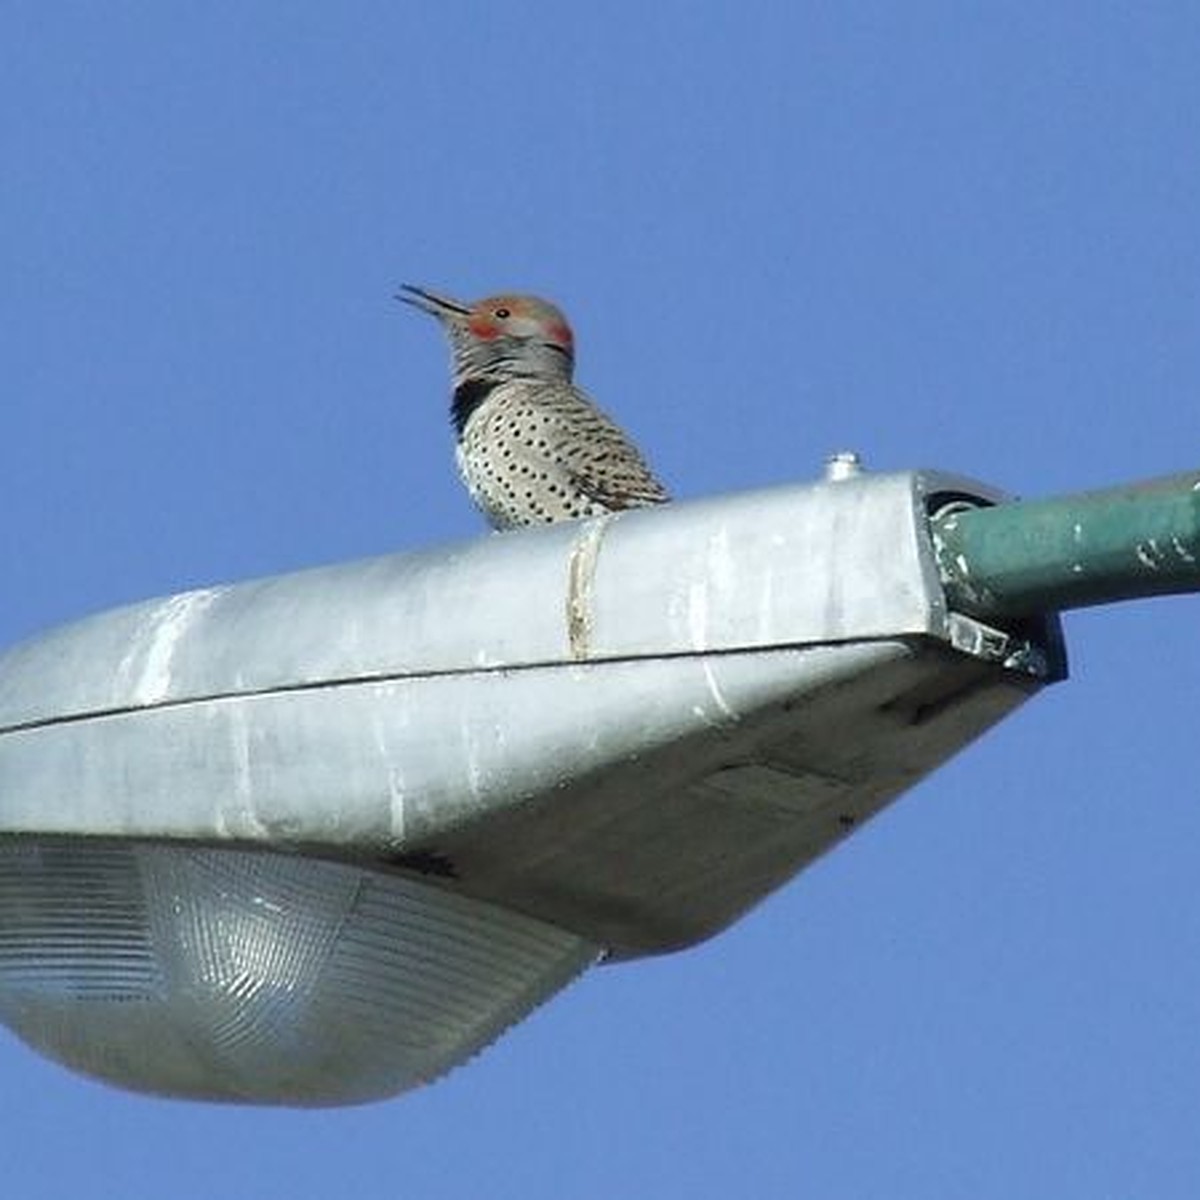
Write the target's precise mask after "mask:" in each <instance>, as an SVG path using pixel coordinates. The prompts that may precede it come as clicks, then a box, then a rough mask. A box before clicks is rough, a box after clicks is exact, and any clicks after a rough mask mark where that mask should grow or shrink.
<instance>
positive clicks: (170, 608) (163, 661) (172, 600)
mask: <svg viewBox="0 0 1200 1200" xmlns="http://www.w3.org/2000/svg"><path fill="white" fill-rule="evenodd" d="M224 590H225V589H224V588H204V589H201V590H199V591H195V592H183V593H181V594H180V595H178V596H170V597H168V598H167V599H166V600H163V601H162V602H161V603H160V604H158V606H157V607H155V608H153V609H151V610H150V612H149V613H147V614H146V618H145V622H144V625H143V627H142V629H141V630H140V631H139V633H140V635H141V636H137V637H135V638H134V639H133V640H132V641H131V642H130V645H129V650H128V652H127V653H126V654H125V656H124V657H123V658H122V659H121V662H120V664H119V665H118V667H117V678H118V680H119V681H120V682H121V684H122V685H123V686H124V687H126V688H128V691H129V698H130V701H131V702H132V703H133V704H136V705H150V704H156V703H157V702H158V701H160V700H162V699H164V698H165V697H166V696H167V695H169V693H170V690H171V664H172V661H173V659H174V657H175V651H176V649H177V648H178V646H179V644H180V642H181V641H182V639H183V637H184V635H185V634H186V633H187V631H188V629H189V627H190V626H191V625H192V623H193V622H194V621H195V619H196V618H197V617H198V616H200V614H201V613H203V612H204V611H205V610H206V609H207V608H208V607H209V606H210V605H211V604H212V602H213V601H214V600H215V599H216V598H217V597H218V596H220V595H221V594H222V592H223V591H224Z"/></svg>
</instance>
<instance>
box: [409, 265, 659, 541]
mask: <svg viewBox="0 0 1200 1200" xmlns="http://www.w3.org/2000/svg"><path fill="white" fill-rule="evenodd" d="M396 299H397V300H401V301H403V302H404V303H406V304H411V305H412V306H413V307H415V308H418V309H420V310H421V311H422V312H425V313H428V314H429V315H430V316H432V317H435V318H436V319H437V320H438V321H439V322H440V323H441V326H442V329H443V330H444V331H445V333H446V335H447V337H448V338H449V341H450V350H451V375H452V394H451V401H450V420H451V424H452V425H453V427H454V432H455V436H456V445H455V457H456V459H457V463H458V470H459V474H460V475H461V476H462V480H463V483H464V484H465V485H466V488H467V491H468V492H469V493H470V495H471V499H472V500H473V501H474V502H475V504H476V506H477V507H478V508H479V509H480V511H481V512H482V513H483V515H484V517H485V518H486V519H487V521H488V523H489V524H490V525H491V526H492V528H493V529H497V530H509V529H517V528H521V527H523V526H529V525H542V524H552V523H555V522H559V521H571V520H576V519H579V518H583V517H593V516H600V515H602V514H604V513H614V512H619V511H621V510H623V509H629V508H647V507H650V506H652V505H656V504H663V503H665V502H666V501H667V500H668V499H669V498H670V497H669V496H668V494H667V491H666V489H665V488H664V487H663V485H662V484H661V483H660V482H659V481H658V479H657V478H656V477H655V476H654V474H653V473H652V471H651V470H650V468H649V467H648V466H647V464H646V461H645V459H644V458H643V457H642V454H641V452H640V451H639V450H638V448H637V447H636V446H635V445H634V444H633V442H632V441H631V440H630V439H629V438H628V437H627V436H626V435H625V433H624V432H623V431H622V430H621V429H620V427H619V426H618V425H617V424H616V423H615V422H614V421H613V420H612V419H611V418H610V417H609V416H607V414H605V413H604V412H602V411H601V410H600V409H599V408H598V407H597V406H596V404H595V403H594V402H593V401H592V399H591V398H590V397H589V396H588V395H587V393H585V392H584V391H582V390H581V389H580V388H579V387H577V386H576V384H575V383H574V382H573V376H574V369H575V338H574V334H573V333H572V332H571V326H570V325H569V324H568V322H567V319H566V317H565V316H564V315H563V313H562V312H561V310H560V309H559V308H557V307H556V306H555V305H554V304H551V303H550V301H548V300H543V299H541V298H540V297H537V296H528V295H519V294H517V293H501V294H499V295H495V296H487V297H485V298H484V299H482V300H476V301H474V302H473V303H463V302H462V301H459V300H453V299H451V298H449V297H447V296H444V295H439V294H438V293H436V292H431V291H429V290H428V289H426V288H423V287H417V286H415V285H413V284H407V283H406V284H402V285H401V291H400V292H399V293H397V295H396Z"/></svg>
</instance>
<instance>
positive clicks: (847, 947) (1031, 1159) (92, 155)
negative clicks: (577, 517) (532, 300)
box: [0, 0, 1200, 1200]
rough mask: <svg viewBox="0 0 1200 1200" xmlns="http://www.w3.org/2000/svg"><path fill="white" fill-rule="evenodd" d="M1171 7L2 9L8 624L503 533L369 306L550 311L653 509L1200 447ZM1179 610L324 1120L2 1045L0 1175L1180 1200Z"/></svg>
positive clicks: (1187, 56) (1031, 474)
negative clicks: (847, 818) (881, 474)
mask: <svg viewBox="0 0 1200 1200" xmlns="http://www.w3.org/2000/svg"><path fill="white" fill-rule="evenodd" d="M1198 63H1200V8H1197V6H1196V5H1193V4H1186V3H1161V4H1158V3H1146V4H1115V3H1051V4H999V3H996V4H991V3H986V4H985V3H980V4H974V3H958V2H954V3H926V2H921V0H917V2H915V3H908V4H900V3H895V2H894V0H892V2H887V3H878V4H871V3H849V4H817V3H807V2H803V0H801V2H793V3H786V4H785V3H782V2H780V3H753V2H751V3H745V4H732V3H729V4H718V3H706V2H703V0H701V2H695V0H693V2H692V3H683V2H682V0H667V2H663V3H644V4H637V5H635V4H633V3H623V2H620V0H614V2H613V3H611V4H593V5H586V6H585V5H582V4H550V3H544V4H543V3H530V2H527V0H508V2H506V3H504V4H484V3H482V2H479V3H455V2H447V3H437V4H433V3H428V4H417V3H411V4H405V3H386V2H382V0H381V2H378V3H354V2H350V3H345V4H336V5H335V4H314V3H305V2H294V3H286V4H285V3H244V2H243V3H227V2H223V0H216V2H212V3H206V4H195V3H172V2H164V3H132V2H121V0H116V2H113V3H108V4H87V3H72V2H60V3H43V2H40V0H9V2H8V3H6V4H5V5H4V6H3V7H2V8H0V230H2V233H0V271H2V278H3V286H2V287H0V330H2V331H3V332H2V334H0V342H2V345H0V389H2V394H3V403H2V405H0V499H2V505H3V511H4V518H5V519H4V520H3V522H2V523H0V563H2V564H3V566H2V567H0V572H2V573H0V589H2V590H0V594H2V596H3V602H2V603H0V641H2V642H4V643H8V642H11V641H15V640H17V639H19V638H21V637H23V636H26V635H29V634H31V633H33V632H35V631H36V630H38V629H40V628H43V627H45V626H47V625H51V624H54V623H57V622H59V621H64V620H67V619H70V618H74V617H76V616H79V615H82V614H84V613H87V612H91V611H94V610H97V609H102V608H105V607H108V606H112V605H115V604H118V603H122V602H125V601H129V600H134V599H138V598H142V597H146V596H149V595H155V594H161V593H165V592H174V591H179V590H182V589H184V588H187V587H191V586H194V585H200V584H206V583H211V582H218V581H229V580H235V579H241V578H246V577H248V576H254V575H262V574H269V573H274V572H282V571H288V570H292V569H296V568H299V567H302V566H307V565H312V564H318V563H326V562H334V561H339V560H346V559H353V558H357V557H362V556H366V555H371V554H376V553H384V552H389V551H393V550H399V549H405V548H412V547H418V546H427V545H430V544H434V543H437V542H439V541H443V540H447V539H452V538H459V537H464V536H472V535H474V534H477V533H480V532H481V531H482V525H481V522H480V519H479V518H478V517H477V515H476V514H475V512H474V511H473V509H472V508H471V507H470V505H469V503H468V501H467V500H466V498H465V495H464V493H463V492H462V491H461V489H460V486H459V484H458V482H457V479H456V477H455V474H454V470H453V466H452V457H451V439H450V433H449V428H448V423H447V411H446V409H447V379H446V353H445V350H444V347H443V345H442V344H441V341H440V337H439V335H438V333H437V331H436V329H435V327H434V326H433V325H432V323H431V322H429V321H427V320H426V319H424V318H421V317H420V316H418V315H417V314H414V313H413V312H411V310H408V309H404V308H401V307H400V306H399V305H397V304H396V303H395V302H394V301H393V300H392V299H391V298H390V297H391V293H392V292H393V291H394V289H395V286H396V285H397V284H398V283H400V282H401V281H411V282H415V283H421V284H425V285H427V286H430V287H434V288H441V289H444V290H446V291H449V292H452V293H456V294H460V295H464V296H467V297H473V296H477V295H480V294H482V293H485V292H490V291H494V290H498V289H510V288H511V289H519V290H532V291H540V292H543V293H545V294H547V295H549V296H551V297H553V298H555V299H557V300H558V301H559V302H561V303H562V304H563V305H564V307H566V308H567V310H568V311H569V313H570V314H571V316H572V317H573V319H574V323H575V326H576V331H577V335H578V338H579V343H580V370H579V374H580V379H581V382H583V383H584V384H585V386H587V387H588V388H589V389H590V390H591V391H592V392H593V393H594V394H595V395H596V396H597V397H598V398H600V400H601V401H602V402H603V403H604V405H605V406H606V407H607V408H608V409H609V410H610V411H611V412H612V413H613V414H614V415H615V416H617V417H618V418H619V419H620V420H621V421H622V423H623V424H625V425H626V426H627V427H628V428H629V429H630V430H631V431H632V432H633V433H634V434H635V435H636V437H637V438H638V440H639V441H640V443H641V444H642V445H643V446H644V447H645V449H646V451H647V454H648V456H649V457H650V458H651V459H652V461H653V462H654V463H655V465H656V467H657V468H658V470H659V472H660V473H661V475H662V476H663V477H664V479H665V480H666V481H667V482H668V483H669V485H670V486H671V488H672V489H673V490H674V491H675V493H676V494H677V495H679V496H695V495H701V494H704V493H710V492H721V491H729V490H734V489H739V488H744V487H749V486H754V485H759V484H766V483H774V482H782V481H786V480H802V479H808V478H811V477H813V476H814V475H816V474H818V472H819V470H820V465H821V462H822V460H823V459H824V457H825V456H826V455H827V454H828V453H829V452H831V451H834V450H838V449H842V448H853V449H856V450H858V451H859V452H860V453H861V454H862V456H863V458H864V459H865V461H866V463H867V465H868V466H870V467H873V468H876V469H903V468H909V467H916V466H935V467H941V468H946V469H950V470H955V471H958V472H962V473H965V474H970V475H973V476H975V477H977V478H980V479H983V480H985V481H987V482H990V483H993V484H996V485H999V486H1003V487H1005V488H1008V489H1009V490H1011V491H1014V492H1018V493H1021V494H1025V495H1050V494H1053V493H1056V492H1064V491H1072V490H1076V489H1081V488H1086V487H1089V486H1100V485H1106V484H1112V483H1116V482H1119V481H1121V480H1122V479H1133V478H1139V477H1146V476H1153V475H1158V474H1164V473H1167V472H1171V471H1176V470H1183V469H1186V468H1189V467H1196V466H1197V465H1198V464H1200V308H1198V296H1200V68H1198V66H1197V64H1198ZM1197 613H1198V609H1197V603H1196V601H1195V600H1194V599H1174V600H1159V601H1152V602H1145V603H1141V604H1138V605H1129V606H1125V607H1122V608H1114V609H1108V610H1096V611H1094V612H1090V613H1085V614H1078V615H1073V616H1071V617H1069V619H1068V622H1067V633H1068V640H1069V648H1070V652H1071V657H1072V665H1073V674H1072V678H1071V680H1070V681H1069V682H1067V683H1065V684H1063V685H1061V686H1058V687H1056V688H1053V689H1050V690H1049V691H1047V692H1046V693H1044V694H1043V695H1041V696H1040V697H1038V698H1037V699H1036V700H1034V701H1033V702H1032V703H1031V704H1030V705H1028V706H1027V707H1026V708H1025V709H1023V710H1022V711H1021V712H1020V713H1019V714H1017V715H1016V716H1015V717H1014V718H1012V719H1010V720H1009V721H1008V722H1006V723H1005V724H1004V725H1002V726H1001V727H999V728H998V729H997V730H995V731H993V732H992V733H991V734H989V735H988V736H987V737H986V738H985V739H984V740H983V741H982V742H981V743H979V744H978V745H976V746H975V747H973V748H971V749H970V750H968V751H967V752H965V753H964V754H963V755H961V756H960V757H959V758H958V759H956V760H955V761H954V762H953V763H951V764H950V765H949V766H948V767H947V768H945V769H943V770H942V771H941V772H940V773H939V774H937V775H935V776H934V777H932V778H931V779H930V780H928V781H926V782H925V783H923V784H922V785H921V786H919V787H918V788H916V789H915V790H914V791H913V792H911V793H910V794H908V795H907V796H905V797H904V798H903V799H901V800H900V801H899V803H898V804H897V805H896V806H894V807H893V808H892V809H890V810H889V811H888V812H886V813H885V814H883V815H882V816H881V817H880V818H878V819H877V820H876V821H874V822H873V823H872V824H871V825H870V826H869V827H867V828H866V829H864V830H862V831H860V832H859V833H857V834H856V835H855V836H854V837H853V838H851V839H850V841H849V842H847V843H846V844H845V845H843V846H842V847H841V848H840V849H838V850H837V851H836V852H835V853H833V854H832V855H830V856H829V857H827V858H825V859H824V860H822V861H821V862H820V863H818V864H817V865H816V866H815V867H814V868H812V869H811V870H809V871H808V872H807V873H805V874H804V875H802V876H801V877H800V878H798V879H797V880H796V881H794V882H793V883H792V884H791V885H790V886H789V887H787V888H786V889H784V890H783V891H781V892H780V893H778V894H776V895H775V896H774V897H773V898H771V899H770V900H769V901H768V902H767V903H765V904H764V905H762V907H761V908H759V909H758V910H756V911H755V912H754V913H752V914H751V915H750V916H749V917H748V918H747V919H746V920H745V921H743V922H742V923H741V924H739V925H738V926H736V927H735V928H734V929H732V930H730V931H729V932H728V933H727V934H725V935H724V936H722V937H720V938H718V939H716V940H714V941H712V942H710V943H708V944H706V945H705V946H703V947H701V948H699V949H697V950H694V951H692V952H689V953H686V954H681V955H677V956H674V957H671V958H665V959H659V960H655V961H648V962H643V963H637V964H632V965H627V966H622V967H616V968H607V969H603V970H600V971H596V972H593V973H592V974H590V975H588V976H586V977H585V978H584V979H583V981H581V982H580V983H579V984H577V985H575V986H574V987H573V988H572V989H571V990H569V991H567V992H566V993H564V994H562V995H561V996H559V997H558V998H557V999H556V1000H554V1001H553V1002H552V1003H551V1004H550V1005H549V1006H548V1007H546V1008H544V1009H543V1010H541V1011H540V1012H539V1013H537V1014H536V1015H535V1016H534V1017H533V1019H532V1020H530V1021H529V1022H528V1023H526V1024H525V1025H523V1026H520V1027H518V1028H517V1029H516V1030H515V1031H514V1032H513V1033H512V1034H510V1035H509V1036H508V1037H506V1038H505V1039H504V1040H503V1041H502V1042H500V1043H499V1044H498V1045H497V1046H496V1047H494V1048H493V1049H491V1050H490V1051H488V1052H487V1053H486V1054H484V1055H483V1056H482V1057H481V1058H479V1059H477V1060H476V1061H474V1062H473V1063H472V1064H471V1065H469V1066H468V1067H466V1068H464V1069H462V1070H460V1071H458V1072H456V1073H455V1074H453V1075H451V1076H450V1077H449V1078H448V1079H446V1080H444V1081H442V1082H441V1083H439V1084H437V1085H435V1086H434V1087H432V1088H429V1089H426V1090H425V1091H423V1092H419V1093H414V1094H411V1095H409V1096H407V1097H403V1098H401V1099H399V1100H395V1101H391V1102H386V1103H381V1104H375V1105H371V1106H367V1107H363V1108H357V1109H345V1110H328V1111H322V1112H290V1111H280V1110H259V1109H251V1108H224V1107H214V1106H206V1105H199V1104H190V1103H179V1102H168V1101H163V1100H155V1099H149V1098H144V1097H138V1096H131V1095H126V1094H122V1093H120V1092H117V1091H113V1090H110V1089H107V1088H105V1087H103V1086H101V1085H98V1084H95V1083H92V1082H89V1081H87V1080H83V1079H80V1078H77V1077H75V1076H73V1075H71V1074H68V1073H67V1072H66V1071H64V1070H63V1069H61V1068H59V1067H57V1066H55V1065H52V1064H49V1063H46V1062H43V1061H42V1060H40V1059H39V1058H37V1057H35V1056H34V1055H33V1054H32V1052H30V1051H28V1050H26V1049H25V1048H24V1046H22V1045H21V1044H20V1043H18V1042H17V1041H16V1040H15V1039H14V1038H12V1037H10V1036H7V1035H3V1036H0V1080H2V1083H0V1114H2V1116H3V1120H2V1121H0V1148H2V1150H3V1167H2V1169H0V1178H2V1180H3V1183H2V1188H0V1190H2V1192H3V1195H4V1196H6V1197H8V1196H11V1197H14V1198H16V1197H21V1198H22V1200H41V1198H43V1197H54V1198H57V1197H75V1196H86V1197H114V1198H115V1197H120V1198H122V1200H125V1198H128V1197H133V1196H136V1197H142V1196H145V1197H172V1198H174V1200H193V1198H197V1200H198V1198H203V1200H213V1198H214V1197H231V1196H247V1197H255V1198H260V1200H266V1198H273V1197H281V1198H283V1197H285V1198H287V1200H315V1198H317V1197H335V1196H353V1197H355V1200H376V1198H384V1197H387V1198H392V1197H420V1198H422V1200H442V1198H447V1197H497V1198H505V1197H522V1198H534V1200H536V1198H540V1197H581V1198H587V1200H590V1198H592V1197H613V1196H643V1195H645V1196H656V1197H663V1196H665V1197H689V1198H692V1197H710V1196H711V1197H729V1196H755V1197H797V1196H814V1197H815V1196H820V1197H823V1198H828V1200H842V1198H847V1200H849V1198H855V1200H857V1198H873V1197H887V1198H895V1197H914V1198H916V1197H920V1198H922V1200H931V1198H941V1197H946V1198H955V1200H958V1198H961V1197H968V1196H969V1197H973V1198H976V1200H981V1198H990V1197H996V1198H998V1200H999V1198H1004V1200H1011V1198H1012V1197H1029V1196H1032V1197H1042V1196H1045V1197H1054V1198H1055V1200H1070V1198H1075V1197H1079V1198H1087V1200H1098V1198H1101V1197H1105V1198H1107V1197H1113V1198H1126V1197H1155V1198H1156V1200H1164V1198H1170V1197H1195V1196H1197V1195H1200V807H1198V805H1197V799H1198V796H1197V778H1198V773H1197V766H1196V763H1197V758H1196V697H1197V687H1198V684H1200V653H1198V646H1200V643H1198V634H1197Z"/></svg>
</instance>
